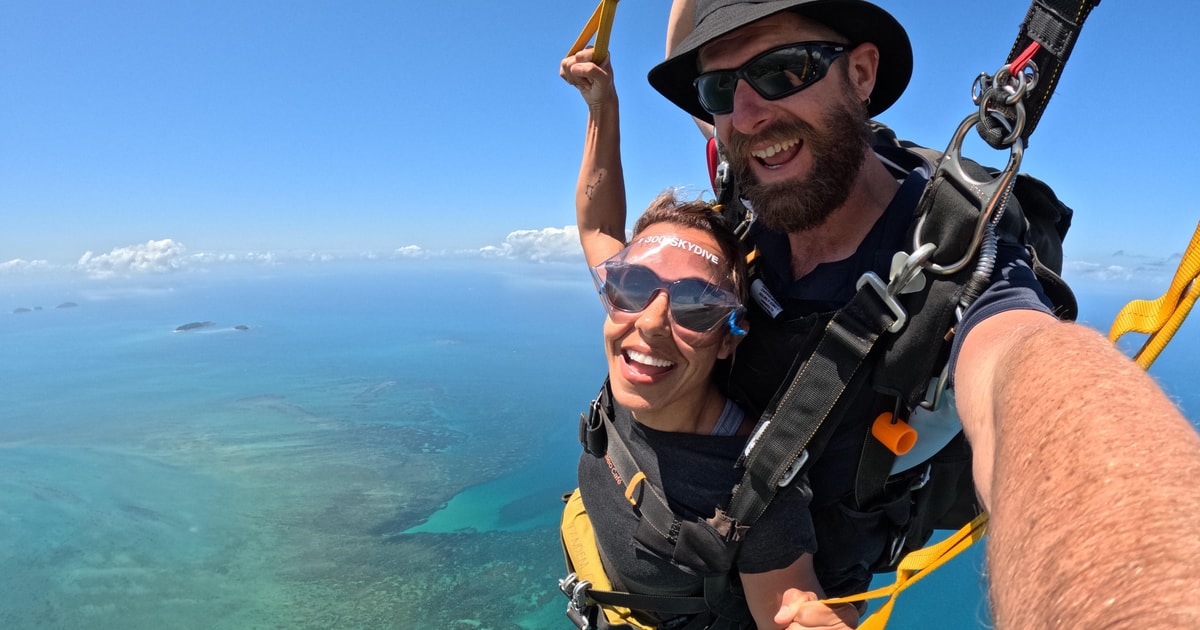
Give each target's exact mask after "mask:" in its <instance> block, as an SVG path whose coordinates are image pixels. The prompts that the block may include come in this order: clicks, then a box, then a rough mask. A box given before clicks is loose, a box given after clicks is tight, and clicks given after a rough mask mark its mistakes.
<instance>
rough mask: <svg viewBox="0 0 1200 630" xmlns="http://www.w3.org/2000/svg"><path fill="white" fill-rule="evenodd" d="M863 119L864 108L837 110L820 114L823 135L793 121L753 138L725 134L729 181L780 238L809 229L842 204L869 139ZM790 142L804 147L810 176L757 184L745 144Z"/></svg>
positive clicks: (847, 194) (865, 119) (860, 166)
mask: <svg viewBox="0 0 1200 630" xmlns="http://www.w3.org/2000/svg"><path fill="white" fill-rule="evenodd" d="M866 121H867V114H866V111H865V109H864V108H859V111H857V112H855V111H851V110H850V109H849V108H848V107H846V106H838V107H836V108H835V109H833V110H832V111H830V112H829V113H828V114H827V115H826V116H825V120H824V122H825V126H826V128H827V131H825V132H823V133H819V132H817V131H816V130H815V129H814V128H813V127H812V125H809V124H808V123H806V122H804V121H802V120H799V119H796V118H793V119H791V120H784V121H779V122H778V123H775V124H773V125H771V126H770V127H768V128H766V129H764V130H763V131H762V132H760V133H758V134H756V135H754V136H747V135H745V134H742V133H739V132H738V131H736V130H733V131H732V132H731V133H730V139H729V147H728V157H729V164H730V166H731V167H732V168H733V173H734V177H736V178H737V179H736V180H735V181H737V182H738V184H739V186H740V187H741V191H742V194H743V195H745V196H746V198H748V199H749V200H750V204H751V205H752V206H753V207H754V213H755V214H756V215H758V218H759V220H761V221H762V222H763V225H765V226H767V227H768V228H770V229H772V230H774V231H776V232H782V233H785V234H787V233H792V232H803V231H805V230H811V229H813V228H815V227H818V226H820V225H821V224H822V223H824V222H825V220H826V219H828V218H829V215H831V214H833V211H834V210H836V209H837V208H838V207H839V206H841V205H842V204H843V203H845V201H846V198H847V197H849V195H850V188H851V187H852V186H853V185H854V180H855V178H856V177H857V176H858V171H859V169H861V168H862V164H863V158H864V157H865V154H866V147H867V143H868V141H869V139H870V136H869V132H868V130H867V125H866ZM795 138H799V139H800V140H801V141H803V142H804V144H805V145H806V146H807V147H808V150H809V153H810V154H811V155H812V172H811V173H809V175H808V176H807V177H798V178H795V179H791V180H788V181H783V182H776V183H770V184H764V183H761V182H759V181H758V178H757V177H755V176H754V172H753V171H752V170H751V168H750V161H751V160H755V159H757V158H755V157H753V156H751V155H750V144H751V142H753V143H755V144H758V145H760V146H761V144H762V142H763V140H767V141H772V142H783V141H787V140H791V139H795Z"/></svg>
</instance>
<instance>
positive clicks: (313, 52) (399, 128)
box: [0, 0, 1200, 286]
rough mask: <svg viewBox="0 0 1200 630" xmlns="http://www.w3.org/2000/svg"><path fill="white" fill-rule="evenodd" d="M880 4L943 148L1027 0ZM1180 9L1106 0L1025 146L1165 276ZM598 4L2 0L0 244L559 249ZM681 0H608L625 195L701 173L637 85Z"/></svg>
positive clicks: (124, 266)
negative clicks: (566, 62) (574, 82)
mask: <svg viewBox="0 0 1200 630" xmlns="http://www.w3.org/2000/svg"><path fill="white" fill-rule="evenodd" d="M883 4H884V6H887V7H888V8H889V9H890V10H891V11H892V12H893V13H894V14H895V15H896V16H897V17H898V18H899V19H900V21H901V22H902V23H904V24H905V25H906V27H907V28H908V29H909V33H910V37H911V38H912V40H913V42H914V47H915V53H916V54H915V64H916V70H915V74H914V77H913V81H912V83H911V84H910V86H909V89H908V91H907V93H906V94H905V96H904V97H903V98H902V99H901V100H900V102H899V103H898V104H897V105H895V106H893V107H892V108H891V109H890V110H889V111H887V112H886V113H884V114H883V115H882V116H881V119H882V120H883V121H884V122H887V123H888V124H890V125H892V126H893V127H894V128H896V129H897V130H898V131H899V132H900V133H901V135H902V136H904V137H908V138H910V139H913V140H915V141H918V142H920V143H922V144H926V145H929V146H934V147H938V148H942V147H944V146H945V144H946V142H947V141H948V140H949V138H950V135H951V133H952V132H953V130H954V128H955V127H956V125H957V124H958V123H959V121H961V120H962V119H963V117H965V115H966V114H967V113H969V112H970V111H971V109H972V107H973V106H972V105H971V103H970V100H969V90H970V85H971V82H972V80H973V79H974V78H975V76H976V75H977V74H978V73H979V72H981V71H988V72H993V71H995V70H996V68H997V67H998V66H999V65H1000V64H1001V63H1002V62H1003V60H1004V57H1005V56H1006V54H1007V52H1008V50H1009V47H1010V46H1011V43H1012V40H1013V38H1014V36H1015V34H1016V29H1017V26H1018V24H1019V23H1020V21H1021V19H1022V18H1023V16H1024V14H1025V11H1026V8H1027V6H1028V5H1027V3H1025V2H1024V1H1012V2H985V1H983V0H967V1H963V0H956V1H951V0H933V1H926V2H919V3H917V2H898V1H897V2H884V3H883ZM1168 4H1169V5H1170V10H1169V11H1156V12H1155V13H1154V14H1149V13H1147V12H1146V11H1145V10H1144V7H1145V6H1146V5H1145V4H1144V3H1135V2H1118V1H1116V0H1109V1H1107V2H1104V3H1103V4H1101V5H1100V6H1099V7H1098V8H1097V9H1096V11H1095V12H1094V13H1093V15H1092V16H1091V18H1090V19H1089V21H1088V23H1087V26H1086V28H1085V30H1084V34H1083V36H1082V39H1081V40H1080V42H1079V44H1078V46H1077V47H1076V50H1075V54H1074V56H1073V57H1072V59H1071V61H1070V63H1069V65H1068V66H1067V69H1066V73H1065V76H1064V78H1063V80H1062V82H1061V83H1060V86H1059V90H1058V93H1057V94H1056V95H1055V97H1054V100H1053V101H1052V102H1051V104H1050V107H1049V110H1048V112H1047V114H1046V116H1045V117H1044V118H1043V120H1042V122H1041V125H1040V127H1039V128H1038V131H1037V133H1036V134H1035V136H1034V138H1033V144H1032V146H1031V147H1030V148H1029V150H1028V152H1027V154H1026V160H1025V163H1024V165H1023V170H1026V171H1028V172H1031V173H1033V174H1035V175H1037V176H1039V177H1040V178H1042V179H1044V180H1046V181H1048V182H1050V183H1051V184H1052V185H1053V186H1054V188H1055V189H1056V191H1057V192H1058V194H1059V195H1060V197H1061V198H1062V199H1064V200H1065V201H1066V202H1067V203H1068V204H1069V205H1071V206H1072V207H1074V208H1075V210H1076V218H1075V222H1074V226H1073V227H1072V233H1071V235H1070V237H1069V238H1068V242H1067V257H1068V264H1069V265H1074V266H1075V267H1074V268H1075V269H1076V270H1077V272H1079V273H1083V272H1094V273H1096V274H1099V275H1101V276H1106V277H1107V276H1109V275H1112V276H1117V277H1129V276H1130V275H1131V274H1133V275H1136V273H1137V269H1139V268H1142V269H1151V270H1154V269H1159V270H1160V272H1161V269H1162V266H1161V263H1162V261H1164V260H1167V259H1169V256H1170V255H1171V254H1173V253H1177V252H1179V251H1181V250H1182V249H1183V247H1184V246H1185V245H1186V244H1187V242H1188V238H1189V236H1190V235H1191V233H1192V231H1193V230H1194V229H1195V226H1196V223H1197V220H1198V219H1200V204H1197V203H1196V202H1195V201H1193V199H1192V198H1191V196H1190V195H1189V194H1188V192H1190V188H1191V186H1190V185H1183V183H1184V182H1191V181H1193V180H1194V175H1193V174H1192V173H1185V170H1184V169H1187V168H1189V167H1190V166H1191V163H1192V162H1193V161H1194V156H1195V153H1196V149H1195V148H1194V147H1195V143H1194V142H1192V141H1191V140H1190V139H1189V136H1190V133H1189V132H1188V131H1187V127H1186V126H1185V125H1186V121H1188V120H1189V119H1190V118H1191V116H1192V114H1191V109H1192V108H1194V99H1195V97H1196V88H1195V83H1196V81H1195V74H1196V70H1195V64H1194V62H1193V60H1195V59H1197V58H1200V54H1198V53H1200V44H1197V41H1196V38H1195V37H1194V36H1193V31H1194V29H1195V27H1196V25H1197V24H1200V19H1198V18H1200V8H1198V6H1197V4H1196V3H1193V2H1182V1H1173V2H1169V3H1168ZM594 7H595V3H594V2H592V0H586V1H576V0H526V1H522V2H453V3H442V2H400V1H398V0H397V1H393V2H375V1H353V0H346V1H337V2H334V1H328V2H313V1H304V0H301V1H295V0H289V1H282V0H272V1H249V2H246V1H242V0H238V1H227V0H205V1H190V2H184V1H181V2H160V1H157V0H155V1H148V0H146V1H143V0H133V1H111V2H75V1H60V0H42V1H38V2H25V1H17V0H0V86H2V87H0V221H2V223H3V225H2V229H0V265H6V266H5V267H3V269H4V270H5V271H7V272H9V273H14V272H16V273H21V272H26V271H28V270H29V269H30V268H55V269H60V268H77V267H80V266H81V265H80V261H81V260H82V261H83V262H84V265H82V266H85V267H88V268H89V269H90V270H91V271H92V272H93V273H92V275H93V276H95V277H111V276H113V275H119V274H121V273H125V272H130V271H137V270H138V269H142V270H148V271H152V272H170V271H174V270H177V269H178V268H180V266H182V265H183V264H184V262H189V263H199V264H203V263H209V262H214V263H215V262H219V261H222V260H229V259H237V260H243V261H244V260H249V261H270V260H282V259H285V258H287V257H288V256H293V257H307V258H317V259H321V258H330V259H332V258H338V257H347V256H348V257H354V256H360V257H361V256H363V255H369V256H375V257H391V256H397V255H410V256H425V255H429V254H431V253H439V252H467V253H476V254H478V253H480V252H483V253H484V254H491V255H501V256H509V257H535V258H537V257H541V258H554V257H561V256H563V255H569V254H571V253H572V252H573V251H574V250H572V249H571V246H572V245H573V243H572V242H571V241H572V240H573V236H572V234H571V233H570V232H569V231H565V232H564V231H563V229H562V228H564V227H566V226H569V225H572V224H573V223H574V217H573V206H572V204H573V194H574V180H575V175H576V172H577V168H578V159H579V149H580V146H581V143H582V129H583V123H584V117H585V110H584V106H583V104H582V102H581V101H580V99H579V98H578V96H577V94H576V93H575V92H574V90H573V89H571V88H570V87H569V86H567V85H566V84H564V83H563V82H562V81H561V80H560V79H559V78H558V76H557V68H558V62H559V59H560V58H561V57H562V56H563V54H564V53H565V52H566V49H567V48H568V46H569V45H570V44H571V42H572V41H573V40H574V38H575V36H576V35H577V34H578V32H579V29H580V28H581V27H582V26H583V24H584V22H585V21H586V19H587V17H588V16H589V15H590V14H591V11H592V9H593V8H594ZM668 8H669V2H668V1H667V0H624V1H623V2H621V3H620V5H619V8H618V10H617V17H616V28H615V31H614V33H613V39H612V44H611V48H612V51H613V56H614V62H615V63H616V73H617V78H618V88H619V90H620V94H621V99H622V108H623V124H624V132H623V135H624V137H623V141H624V151H625V156H626V172H627V180H628V187H629V196H630V208H631V212H636V209H637V208H639V207H642V206H644V205H645V204H646V202H648V201H649V200H650V199H651V198H652V197H653V196H654V195H655V194H656V193H657V192H658V191H660V190H662V189H664V188H667V187H670V186H691V187H693V188H695V189H696V190H697V191H699V190H700V189H701V188H702V187H703V186H706V172H705V166H704V160H703V143H702V140H701V138H700V136H699V134H698V133H697V132H696V131H695V128H694V127H693V126H692V124H691V122H690V120H689V119H688V118H687V117H686V116H685V115H683V114H682V113H681V112H679V111H678V110H676V109H675V108H674V107H673V106H671V105H670V104H669V103H667V102H666V101H665V100H664V99H662V98H661V97H659V96H658V95H657V93H655V92H653V91H652V90H651V89H650V88H649V87H648V85H647V84H646V82H645V73H646V71H647V70H648V69H649V68H650V67H651V66H652V65H653V64H654V63H655V62H656V61H657V60H659V59H660V58H661V57H662V55H663V53H664V50H663V29H664V26H665V23H666V16H667V11H668ZM1164 16H1165V17H1164ZM972 156H973V157H976V158H977V159H979V160H980V161H983V162H988V163H1002V162H1003V161H1004V160H1005V159H1006V157H1005V156H1004V155H1001V154H998V153H994V152H991V151H990V150H987V149H984V148H982V145H976V146H975V147H973V153H972ZM87 252H92V254H91V255H90V256H86V253H87ZM1118 252H1120V255H1118V254H1117V253H1118ZM139 256H143V258H139ZM146 256H148V257H149V258H145V257H146ZM134 260H142V261H143V262H145V261H146V260H149V261H150V262H149V263H147V264H146V265H144V266H143V267H141V268H139V267H136V265H133V264H132V263H131V262H130V261H134ZM181 261H183V262H181ZM1147 265H1148V266H1147ZM1171 270H1173V265H1172V266H1171V269H1167V270H1166V273H1165V274H1164V273H1159V274H1158V276H1157V277H1158V279H1159V280H1158V281H1159V282H1161V283H1162V284H1163V285H1164V286H1165V282H1166V278H1169V272H1170V271H1171Z"/></svg>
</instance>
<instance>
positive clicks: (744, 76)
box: [695, 42, 847, 115]
mask: <svg viewBox="0 0 1200 630" xmlns="http://www.w3.org/2000/svg"><path fill="white" fill-rule="evenodd" d="M846 51H847V48H846V46H845V45H844V44H835V43H833V42H800V43H798V44H788V45H786V46H780V47H778V48H772V49H771V50H768V51H767V52H764V53H762V54H761V55H758V56H757V57H755V58H753V59H751V60H750V61H747V62H746V63H745V64H742V67H740V68H737V69H736V70H715V71H713V72H705V73H704V74H702V75H700V76H699V77H696V81H695V85H696V93H697V94H698V95H699V97H700V105H701V106H702V107H704V110H705V111H707V112H708V113H710V114H713V115H716V114H728V113H730V112H732V111H733V93H734V89H735V88H737V82H738V79H741V80H743V81H745V82H746V83H747V84H749V85H750V87H752V88H754V91H755V92H758V94H759V96H761V97H763V98H765V99H767V100H768V101H774V100H778V99H781V98H783V97H785V96H791V95H792V94H795V93H796V92H799V91H800V90H803V89H805V88H807V87H808V86H810V85H812V84H814V83H816V82H817V81H820V80H821V79H823V78H825V74H826V73H828V72H829V66H831V65H833V62H834V61H835V60H836V59H837V58H838V57H841V56H842V55H844V54H846Z"/></svg>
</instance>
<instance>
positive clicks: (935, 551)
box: [821, 514, 988, 630]
mask: <svg viewBox="0 0 1200 630" xmlns="http://www.w3.org/2000/svg"><path fill="white" fill-rule="evenodd" d="M987 525H988V517H987V514H980V515H979V516H976V517H975V519H974V520H972V521H971V522H970V523H967V524H966V525H964V526H963V528H962V529H960V530H958V531H957V532H954V533H953V534H951V535H950V537H949V538H947V539H945V540H943V541H942V542H939V543H937V544H936V545H930V546H928V547H925V548H924V549H917V550H916V551H912V552H910V553H909V554H908V555H906V556H904V559H903V560H901V561H900V565H899V566H898V567H896V582H895V584H890V585H888V586H885V587H882V588H877V589H875V590H872V591H867V592H866V593H859V594H857V595H851V596H849V597H837V598H834V599H825V600H821V601H822V603H825V604H828V605H833V604H847V603H850V602H858V601H863V600H867V599H876V598H879V597H887V598H888V600H887V602H886V603H885V604H884V605H883V606H882V607H881V608H880V609H879V610H877V611H875V612H874V613H873V614H872V615H871V616H870V617H867V618H866V619H864V620H863V622H862V623H861V624H859V626H858V630H883V628H884V626H886V625H887V622H888V617H890V616H891V614H892V606H893V605H894V604H895V603H896V598H897V597H899V596H900V593H902V592H904V589H906V588H908V587H909V586H912V585H913V584H916V583H917V582H918V581H920V580H921V578H923V577H925V576H926V575H929V574H930V573H931V572H932V571H933V570H934V569H936V568H938V567H940V566H942V565H943V564H945V563H946V562H947V561H949V560H950V559H951V558H953V557H954V556H957V555H958V554H959V553H961V552H962V551H963V550H965V549H966V548H967V547H970V546H971V545H972V544H973V543H975V542H976V541H978V540H980V539H982V538H983V535H984V534H986V533H987Z"/></svg>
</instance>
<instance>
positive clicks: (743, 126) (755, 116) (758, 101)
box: [729, 79, 771, 135]
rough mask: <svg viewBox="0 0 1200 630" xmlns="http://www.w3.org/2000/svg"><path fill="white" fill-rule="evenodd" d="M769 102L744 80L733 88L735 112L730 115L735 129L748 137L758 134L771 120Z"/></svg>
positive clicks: (739, 81) (739, 80) (740, 80)
mask: <svg viewBox="0 0 1200 630" xmlns="http://www.w3.org/2000/svg"><path fill="white" fill-rule="evenodd" d="M768 103H769V101H767V99H765V98H763V97H762V95H760V94H759V93H758V92H756V91H754V88H752V87H750V84H749V83H747V82H746V81H745V80H743V79H738V82H737V84H736V85H734V87H733V111H732V112H730V113H729V118H730V122H731V123H732V125H733V128H734V129H737V130H738V131H739V132H741V133H743V134H746V135H753V134H755V133H757V132H758V131H759V130H760V129H761V128H762V127H763V126H764V125H766V124H767V123H768V122H769V121H770V119H771V109H770V106H769V105H768Z"/></svg>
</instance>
